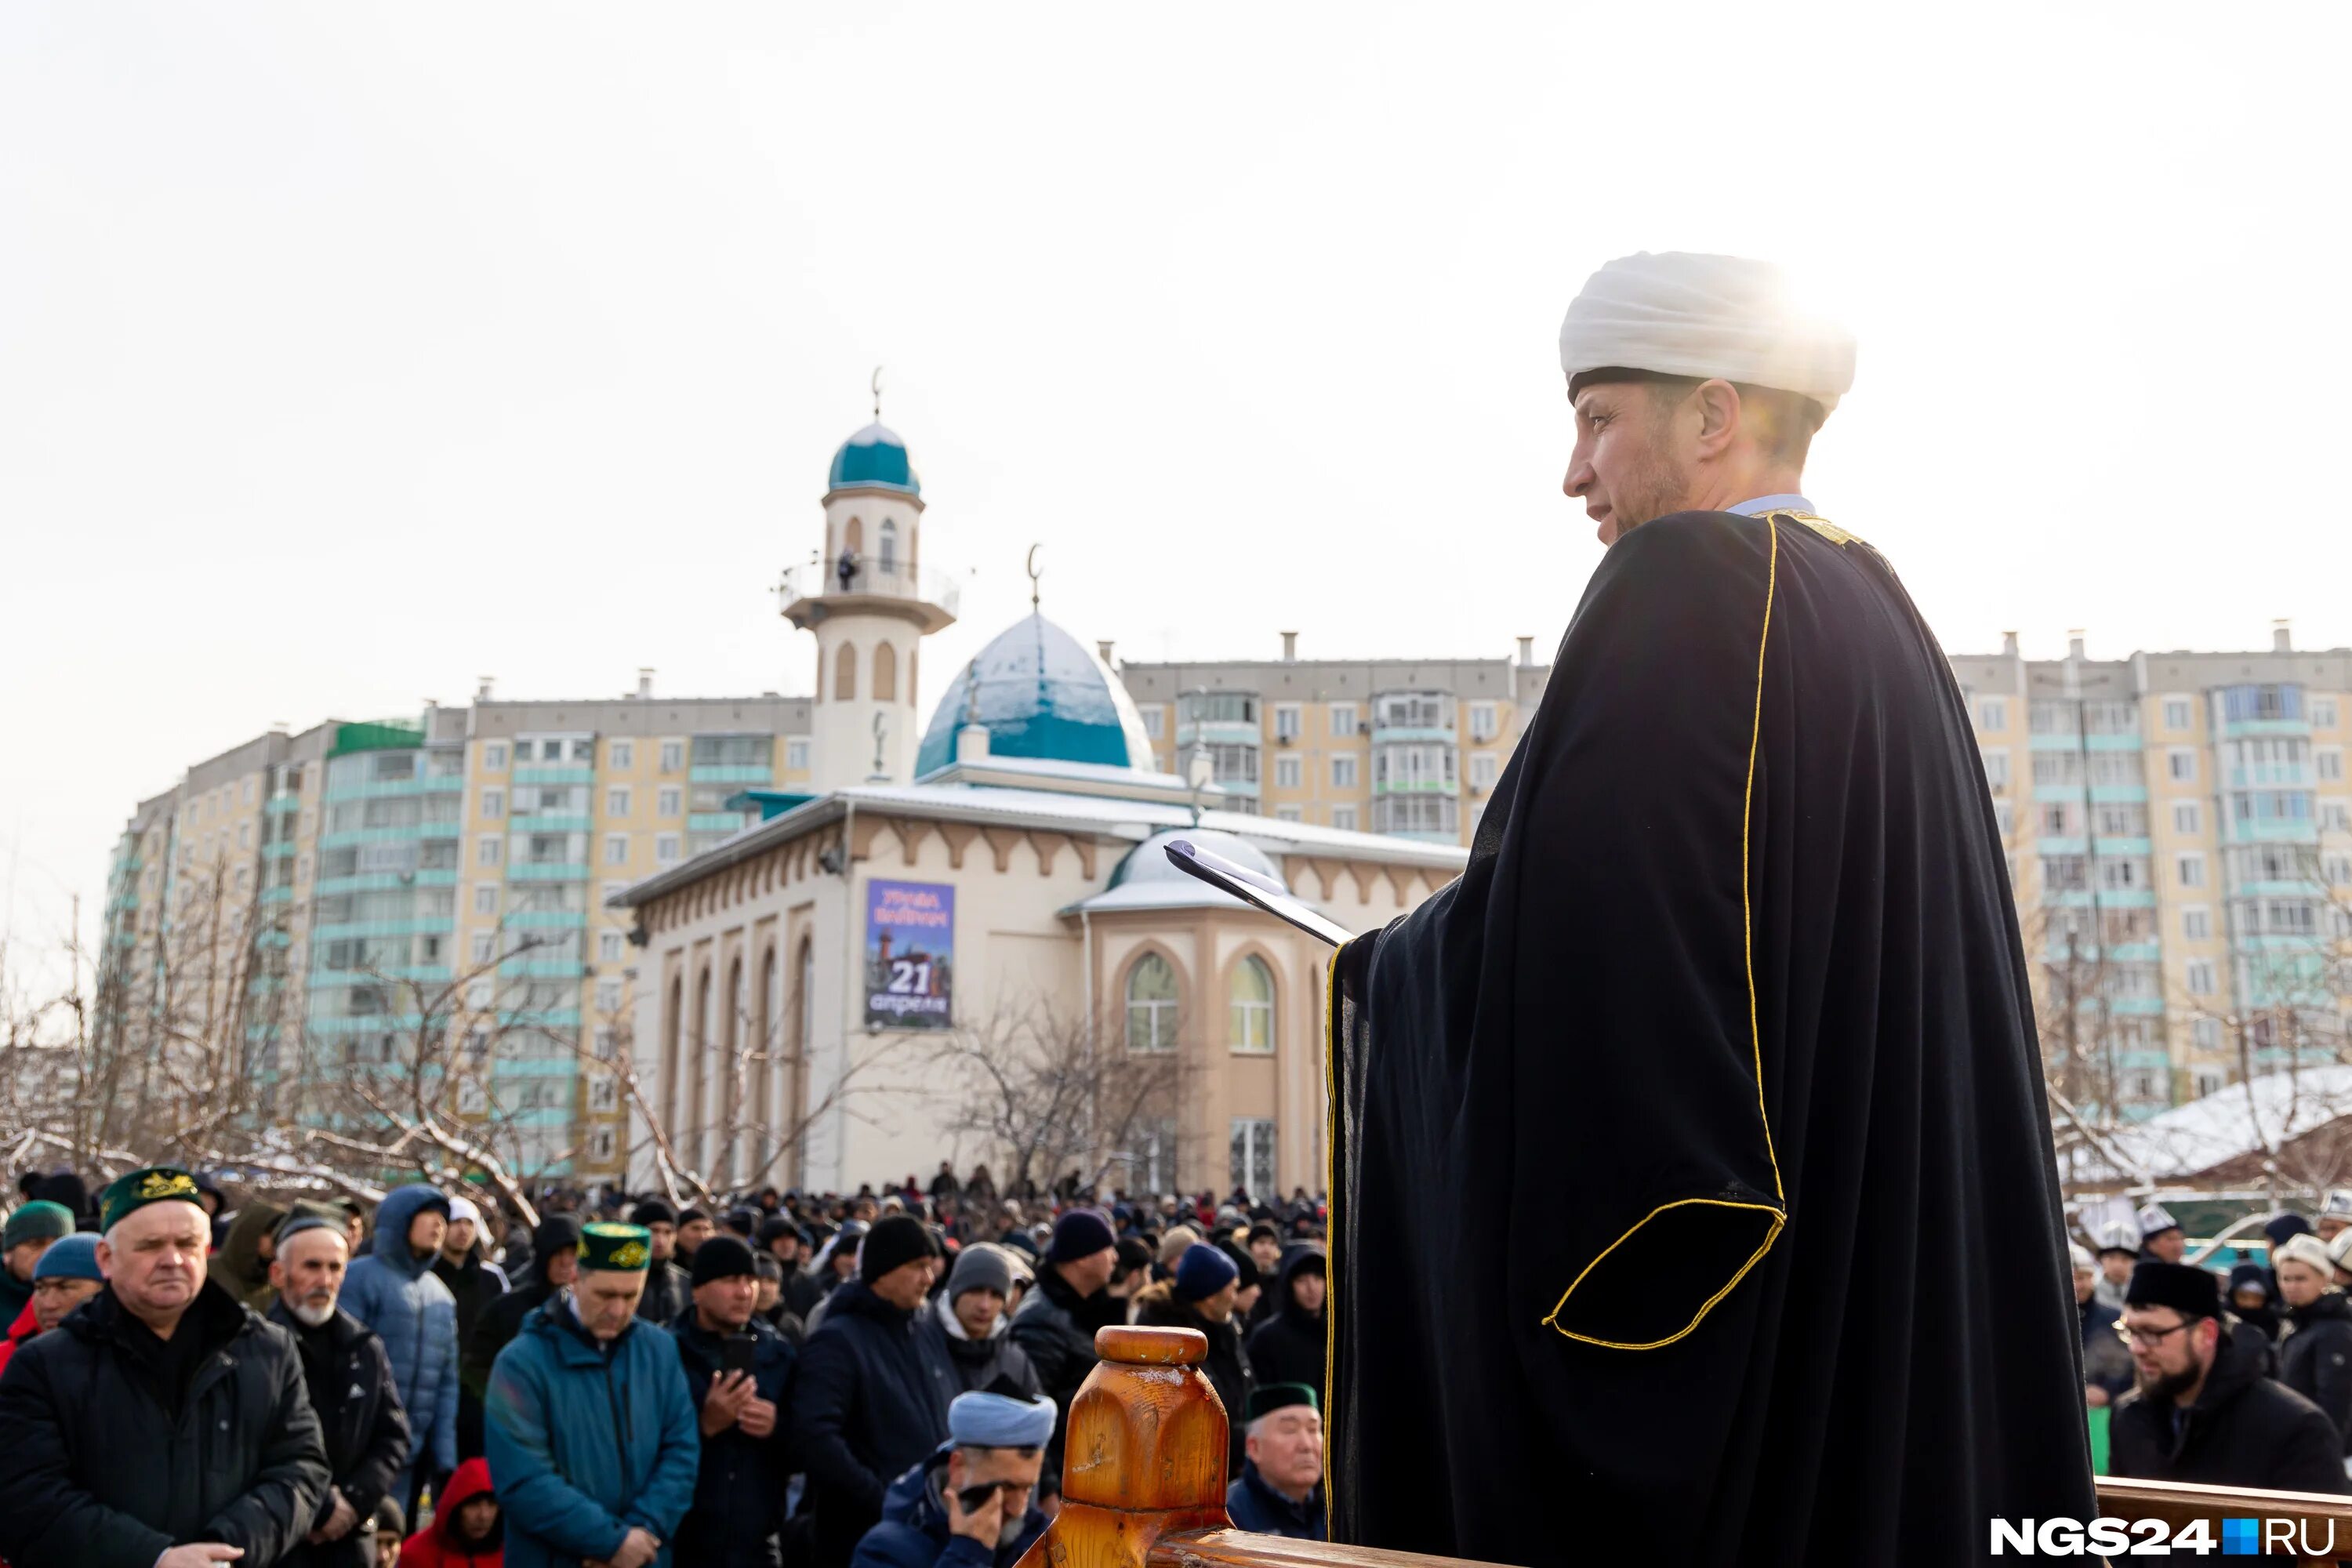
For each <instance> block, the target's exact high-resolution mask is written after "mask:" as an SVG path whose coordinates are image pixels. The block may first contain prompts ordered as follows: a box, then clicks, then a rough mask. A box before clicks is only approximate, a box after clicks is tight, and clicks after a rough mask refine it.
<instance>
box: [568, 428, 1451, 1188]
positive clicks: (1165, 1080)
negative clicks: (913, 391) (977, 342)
mask: <svg viewBox="0 0 2352 1568" xmlns="http://www.w3.org/2000/svg"><path fill="white" fill-rule="evenodd" d="M822 507H823V511H824V541H823V549H822V552H821V553H820V554H819V555H818V557H817V560H818V562H819V563H820V564H819V565H817V566H815V567H812V568H805V569H802V570H800V571H797V572H795V573H793V574H788V576H787V580H786V587H785V599H786V604H785V605H784V610H783V614H784V616H785V617H786V618H787V619H789V620H790V621H791V622H792V624H793V626H796V627H798V628H800V629H802V630H803V631H806V632H809V633H811V634H812V635H814V637H815V638H816V644H817V659H818V665H817V670H818V673H817V685H816V700H815V703H814V721H813V724H812V731H811V742H812V755H811V765H812V769H813V783H812V784H810V785H809V786H806V787H805V788H803V789H802V790H799V791H793V792H786V791H779V790H761V791H753V792H750V794H749V795H747V796H746V797H745V805H747V806H749V805H757V807H758V809H759V811H760V813H761V819H760V820H759V821H758V822H757V823H756V824H755V825H754V826H748V827H746V828H744V829H743V830H741V831H740V832H739V833H737V834H735V835H734V836H733V837H730V838H729V839H727V840H725V841H724V842H722V843H719V844H718V845H716V846H714V847H710V848H708V849H706V850H705V851H704V852H703V853H701V854H700V855H698V856H696V857H695V858H692V859H689V860H688V861H685V862H684V863H682V864H680V865H677V866H676V867H673V868H669V869H667V870H665V871H662V872H661V873H659V874H657V875H656V876H654V877H651V878H649V879H646V880H644V881H641V882H637V883H635V884H634V885H632V886H631V887H629V888H628V889H626V890H625V891H623V892H620V893H617V894H615V895H614V897H613V899H612V900H610V902H611V904H612V905H613V906H614V907H615V908H619V909H625V910H631V911H633V912H634V914H635V920H636V929H635V932H634V933H633V934H634V940H635V941H636V942H637V943H638V944H639V950H638V952H637V963H636V969H635V976H636V981H635V999H636V1000H635V1019H634V1037H635V1041H636V1045H635V1050H634V1053H633V1057H634V1061H635V1068H636V1072H637V1075H638V1078H639V1079H640V1096H639V1100H640V1108H639V1109H638V1110H636V1111H635V1113H634V1115H633V1124H632V1126H631V1128H630V1136H629V1144H630V1147H631V1149H632V1150H633V1151H634V1153H633V1154H632V1156H631V1169H630V1172H629V1178H628V1179H629V1184H630V1185H631V1186H632V1187H633V1188H644V1187H648V1186H653V1185H656V1184H658V1180H659V1171H658V1169H657V1166H658V1165H659V1163H661V1162H664V1161H667V1162H670V1163H673V1164H674V1165H676V1166H677V1167H680V1168H686V1169H692V1170H697V1171H700V1172H702V1173H705V1174H706V1176H707V1178H708V1179H709V1181H710V1183H711V1184H712V1185H713V1186H714V1187H730V1186H740V1185H745V1184H755V1183H763V1182H772V1183H774V1184H777V1185H779V1186H784V1187H794V1186H797V1187H813V1188H816V1189H818V1190H829V1191H850V1190H854V1189H855V1188H856V1186H857V1185H858V1184H861V1183H866V1182H872V1183H876V1184H879V1183H881V1182H883V1181H886V1180H899V1179H903V1178H905V1177H906V1176H908V1175H909V1174H915V1175H919V1176H922V1177H925V1178H926V1179H928V1176H929V1173H930V1172H932V1171H933V1170H935V1169H936V1168H937V1165H938V1162H939V1161H940V1159H942V1158H953V1159H954V1160H955V1161H956V1162H957V1163H958V1166H959V1168H963V1167H966V1166H968V1165H969V1164H971V1163H972V1162H974V1161H987V1162H989V1163H991V1164H992V1169H993V1170H994V1172H995V1173H997V1174H998V1175H999V1177H1000V1179H1003V1178H1004V1177H1006V1176H1007V1175H1008V1174H1009V1167H1010V1166H1011V1164H1012V1163H1013V1162H1014V1161H1015V1160H1017V1159H1018V1157H1019V1155H1020V1152H1021V1150H1022V1149H1023V1148H1027V1149H1029V1150H1031V1151H1032V1152H1033V1158H1034V1159H1035V1160H1040V1161H1042V1160H1043V1159H1045V1158H1046V1157H1047V1152H1048V1151H1052V1152H1057V1153H1059V1154H1062V1155H1065V1156H1067V1157H1064V1158H1061V1160H1060V1162H1059V1163H1061V1164H1062V1166H1063V1168H1064V1169H1067V1168H1068V1165H1069V1164H1070V1163H1072V1159H1073V1158H1076V1159H1077V1160H1078V1162H1079V1163H1082V1164H1084V1165H1085V1166H1086V1167H1087V1169H1088V1170H1089V1173H1091V1172H1092V1171H1093V1170H1101V1171H1102V1172H1103V1173H1104V1179H1105V1181H1106V1182H1107V1184H1113V1185H1118V1186H1123V1187H1126V1188H1127V1189H1129V1190H1130V1191H1167V1190H1172V1189H1174V1188H1177V1187H1182V1188H1184V1189H1185V1190H1187V1191H1199V1190H1201V1189H1202V1188H1207V1187H1213V1188H1217V1189H1219V1190H1220V1191H1223V1190H1229V1189H1230V1188H1232V1187H1234V1186H1235V1185H1241V1186H1245V1187H1247V1188H1249V1189H1250V1191H1251V1192H1253V1193H1254V1194H1262V1193H1266V1192H1270V1191H1274V1190H1277V1189H1278V1190H1280V1191H1282V1192H1288V1191H1290V1190H1291V1189H1292V1188H1294V1187H1302V1186H1303V1187H1306V1188H1307V1189H1309V1190H1314V1189H1317V1188H1318V1187H1320V1186H1321V1184H1322V1182H1323V1169H1324V1156H1325V1149H1324V1131H1323V1121H1324V1119H1323V1096H1324V1084H1323V1063H1322V1019H1323V996H1324V987H1325V981H1326V965H1327V962H1328V956H1329V950H1328V948H1327V947H1325V946H1324V945H1323V944H1322V943H1321V942H1318V941H1316V940H1315V939H1313V938H1311V937H1308V936H1307V935H1305V934H1303V933H1300V932H1298V931H1295V930H1293V929H1292V928H1291V927H1290V926H1288V925H1286V924H1285V923H1283V922H1282V921H1277V920H1275V919H1274V918H1272V917H1271V916H1268V915H1265V914H1264V913H1262V912H1260V911H1259V910H1255V909H1254V908H1251V907H1250V906H1248V905H1245V904H1244V903H1242V902H1241V901H1239V900H1235V899H1233V898H1231V897H1229V896H1227V895H1225V894H1223V893H1221V892H1219V891H1217V890H1216V889H1212V888H1209V887H1207V886H1206V885H1204V884H1202V883H1201V882H1198V881H1195V880H1193V879H1191V878H1188V877H1185V876H1183V875H1181V873H1179V872H1178V871H1177V870H1176V869H1175V868H1173V867H1172V866H1171V865H1170V864H1169V862H1168V859H1167V857H1166V855H1165V853H1164V852H1163V851H1164V847H1165V846H1166V844H1167V843H1168V841H1169V840H1170V839H1171V838H1176V837H1186V838H1191V839H1192V840H1194V841H1196V842H1198V843H1200V844H1202V846H1203V847H1212V848H1214V849H1215V850H1217V851H1218V852H1219V853H1222V854H1223V855H1224V856H1225V857H1226V858H1229V859H1232V860H1235V861H1239V862H1241V863H1243V864H1245V865H1247V866H1249V867H1251V868H1254V869H1255V870H1257V871H1258V872H1260V873H1261V874H1264V875H1266V876H1270V877H1274V878H1276V879H1280V880H1281V881H1283V882H1284V883H1285V884H1286V886H1287V887H1288V888H1289V889H1290V890H1291V891H1292V892H1293V893H1294V894H1296V895H1297V896H1298V897H1300V898H1302V899H1304V900H1307V901H1308V902H1310V903H1313V904H1315V905H1316V906H1317V907H1318V908H1319V909H1321V910H1323V911H1324V912H1325V913H1326V914H1328V915H1329V916H1330V917H1331V918H1332V919H1333V920H1335V921H1338V922H1339V923H1340V924H1341V925H1343V926H1346V927H1348V928H1349V929H1350V930H1355V931H1365V930H1370V929H1372V928H1375V927H1378V926H1380V925H1381V924H1383V923H1385V922H1386V921H1389V920H1391V919H1392V918H1394V917H1395V916H1396V915H1398V914H1400V913H1402V911H1404V910H1408V909H1410V908H1412V906H1413V905H1414V904H1416V903H1418V902H1419V901H1420V900H1423V899H1424V898H1426V897H1428V896H1429V895H1430V894H1431V893H1433V892H1434V891H1435V890H1436V889H1439V888H1441V887H1443V886H1444V885H1445V884H1446V883H1447V882H1449V881H1451V880H1452V879H1454V877H1455V876H1456V875H1457V874H1459V872H1460V871H1461V868H1462V866H1463V864H1464V861H1465V858H1466V857H1465V851H1464V850H1462V849H1461V848H1459V847H1455V846H1453V845H1449V844H1435V843H1428V842H1423V841H1416V840H1412V839H1408V838H1402V837H1392V836H1388V835H1374V834H1369V833H1357V832H1350V831H1346V830H1343V829H1339V828H1336V827H1328V826H1318V825H1313V824H1307V823H1299V822H1289V821H1279V820H1276V819H1275V818H1273V817H1268V816H1257V815H1255V813H1251V812H1240V811H1233V810H1227V809H1223V805H1222V801H1223V792H1222V791H1221V790H1220V789H1219V787H1218V786H1217V785H1215V784H1213V783H1211V782H1209V776H1208V773H1207V770H1206V769H1205V768H1204V767H1200V766H1198V765H1197V764H1196V765H1195V767H1194V769H1193V770H1192V773H1191V775H1190V776H1179V775H1176V774H1171V773H1164V772H1160V771H1158V770H1157V769H1156V768H1155V765H1154V762H1153V754H1152V751H1151V748H1150V743H1149V742H1148V741H1147V739H1146V737H1145V733H1144V726H1143V723H1142V721H1141V719H1140V718H1139V714H1138V712H1137V710H1136V707H1135V705H1134V703H1133V701H1132V700H1130V699H1129V696H1128V694H1127V692H1126V690H1125V689H1124V688H1123V687H1122V685H1121V684H1120V682H1119V680H1118V678H1117V677H1116V676H1115V675H1114V674H1113V672H1112V671H1111V669H1110V668H1109V667H1108V665H1106V664H1105V663H1104V662H1103V660H1102V659H1101V658H1097V656H1096V654H1095V653H1094V652H1093V651H1091V649H1090V648H1089V646H1088V645H1087V643H1086V642H1085V641H1082V640H1081V639H1080V638H1078V637H1074V636H1072V635H1071V634H1070V633H1069V632H1068V631H1066V630H1065V629H1063V628H1062V627H1061V626H1057V625H1055V623H1054V622H1052V621H1049V620H1047V619H1046V618H1045V616H1043V615H1042V614H1040V613H1038V611H1037V610H1036V609H1035V608H1034V605H1033V607H1032V611H1031V613H1030V614H1029V615H1028V616H1026V617H1024V618H1023V619H1022V620H1020V621H1017V622H1015V623H1014V624H1013V625H1012V626H1007V627H1006V628H1005V629H1004V630H1003V632H1001V633H999V634H998V635H997V636H996V637H994V638H993V639H992V641H990V642H989V643H988V645H987V646H986V647H983V648H982V650H981V652H980V654H979V655H978V656H977V657H976V658H973V659H972V660H971V663H970V664H968V665H966V666H965V667H964V668H962V669H961V670H960V671H959V672H958V673H957V674H956V676H955V677H954V679H951V680H950V681H949V682H948V683H947V688H946V690H945V692H944V694H943V695H942V696H941V697H940V700H939V703H938V706H937V707H936V708H935V709H934V710H932V712H931V714H930V717H929V722H928V723H922V724H919V723H918V715H917V713H916V711H915V688H916V672H917V669H918V668H919V659H920V657H921V645H922V640H923V638H924V637H928V636H929V635H930V634H931V633H934V632H937V631H939V630H940V629H941V628H943V627H945V626H950V625H951V624H953V622H954V619H955V612H956V607H957V605H956V601H955V597H954V595H953V593H952V590H951V588H950V586H949V585H948V584H947V583H946V580H945V579H944V578H943V577H942V576H941V575H940V574H937V573H936V572H934V571H932V570H930V569H929V568H927V567H926V565H925V564H924V560H923V549H922V519H923V510H924V501H923V493H922V485H921V482H920V480H919V478H918V476H917V473H916V470H915V467H914V463H913V461H912V459H911V458H909V456H908V450H907V447H906V445H905V443H904V442H902V441H901V440H900V439H899V438H898V437H897V436H896V435H894V434H893V433H892V432H890V431H889V430H887V429H886V428H885V427H884V426H882V425H881V424H879V423H878V422H877V423H875V424H873V425H869V426H866V428H865V429H863V430H860V431H859V432H857V433H856V435H854V436H852V437H850V438H849V439H848V440H847V441H845V442H844V443H843V444H842V446H841V447H840V449H839V450H838V451H837V452H835V455H834V458H833V463H832V467H831V468H830V470H829V472H828V474H827V477H826V484H825V491H824V500H823V502H822ZM1008 1086H1010V1087H1008ZM1074 1126H1076V1127H1079V1128H1081V1129H1082V1130H1081V1131H1077V1132H1076V1133H1075V1134H1073V1133H1072V1132H1071V1131H1068V1130H1069V1129H1071V1128H1072V1127H1074ZM1081 1145H1083V1150H1081V1147H1080V1146H1081ZM1034 1174H1035V1175H1036V1176H1037V1178H1038V1179H1039V1180H1040V1182H1041V1183H1042V1182H1044V1181H1046V1180H1050V1179H1051V1177H1052V1176H1053V1174H1054V1172H1052V1171H1050V1170H1045V1169H1043V1168H1040V1169H1038V1170H1036V1171H1035V1172H1034Z"/></svg>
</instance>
